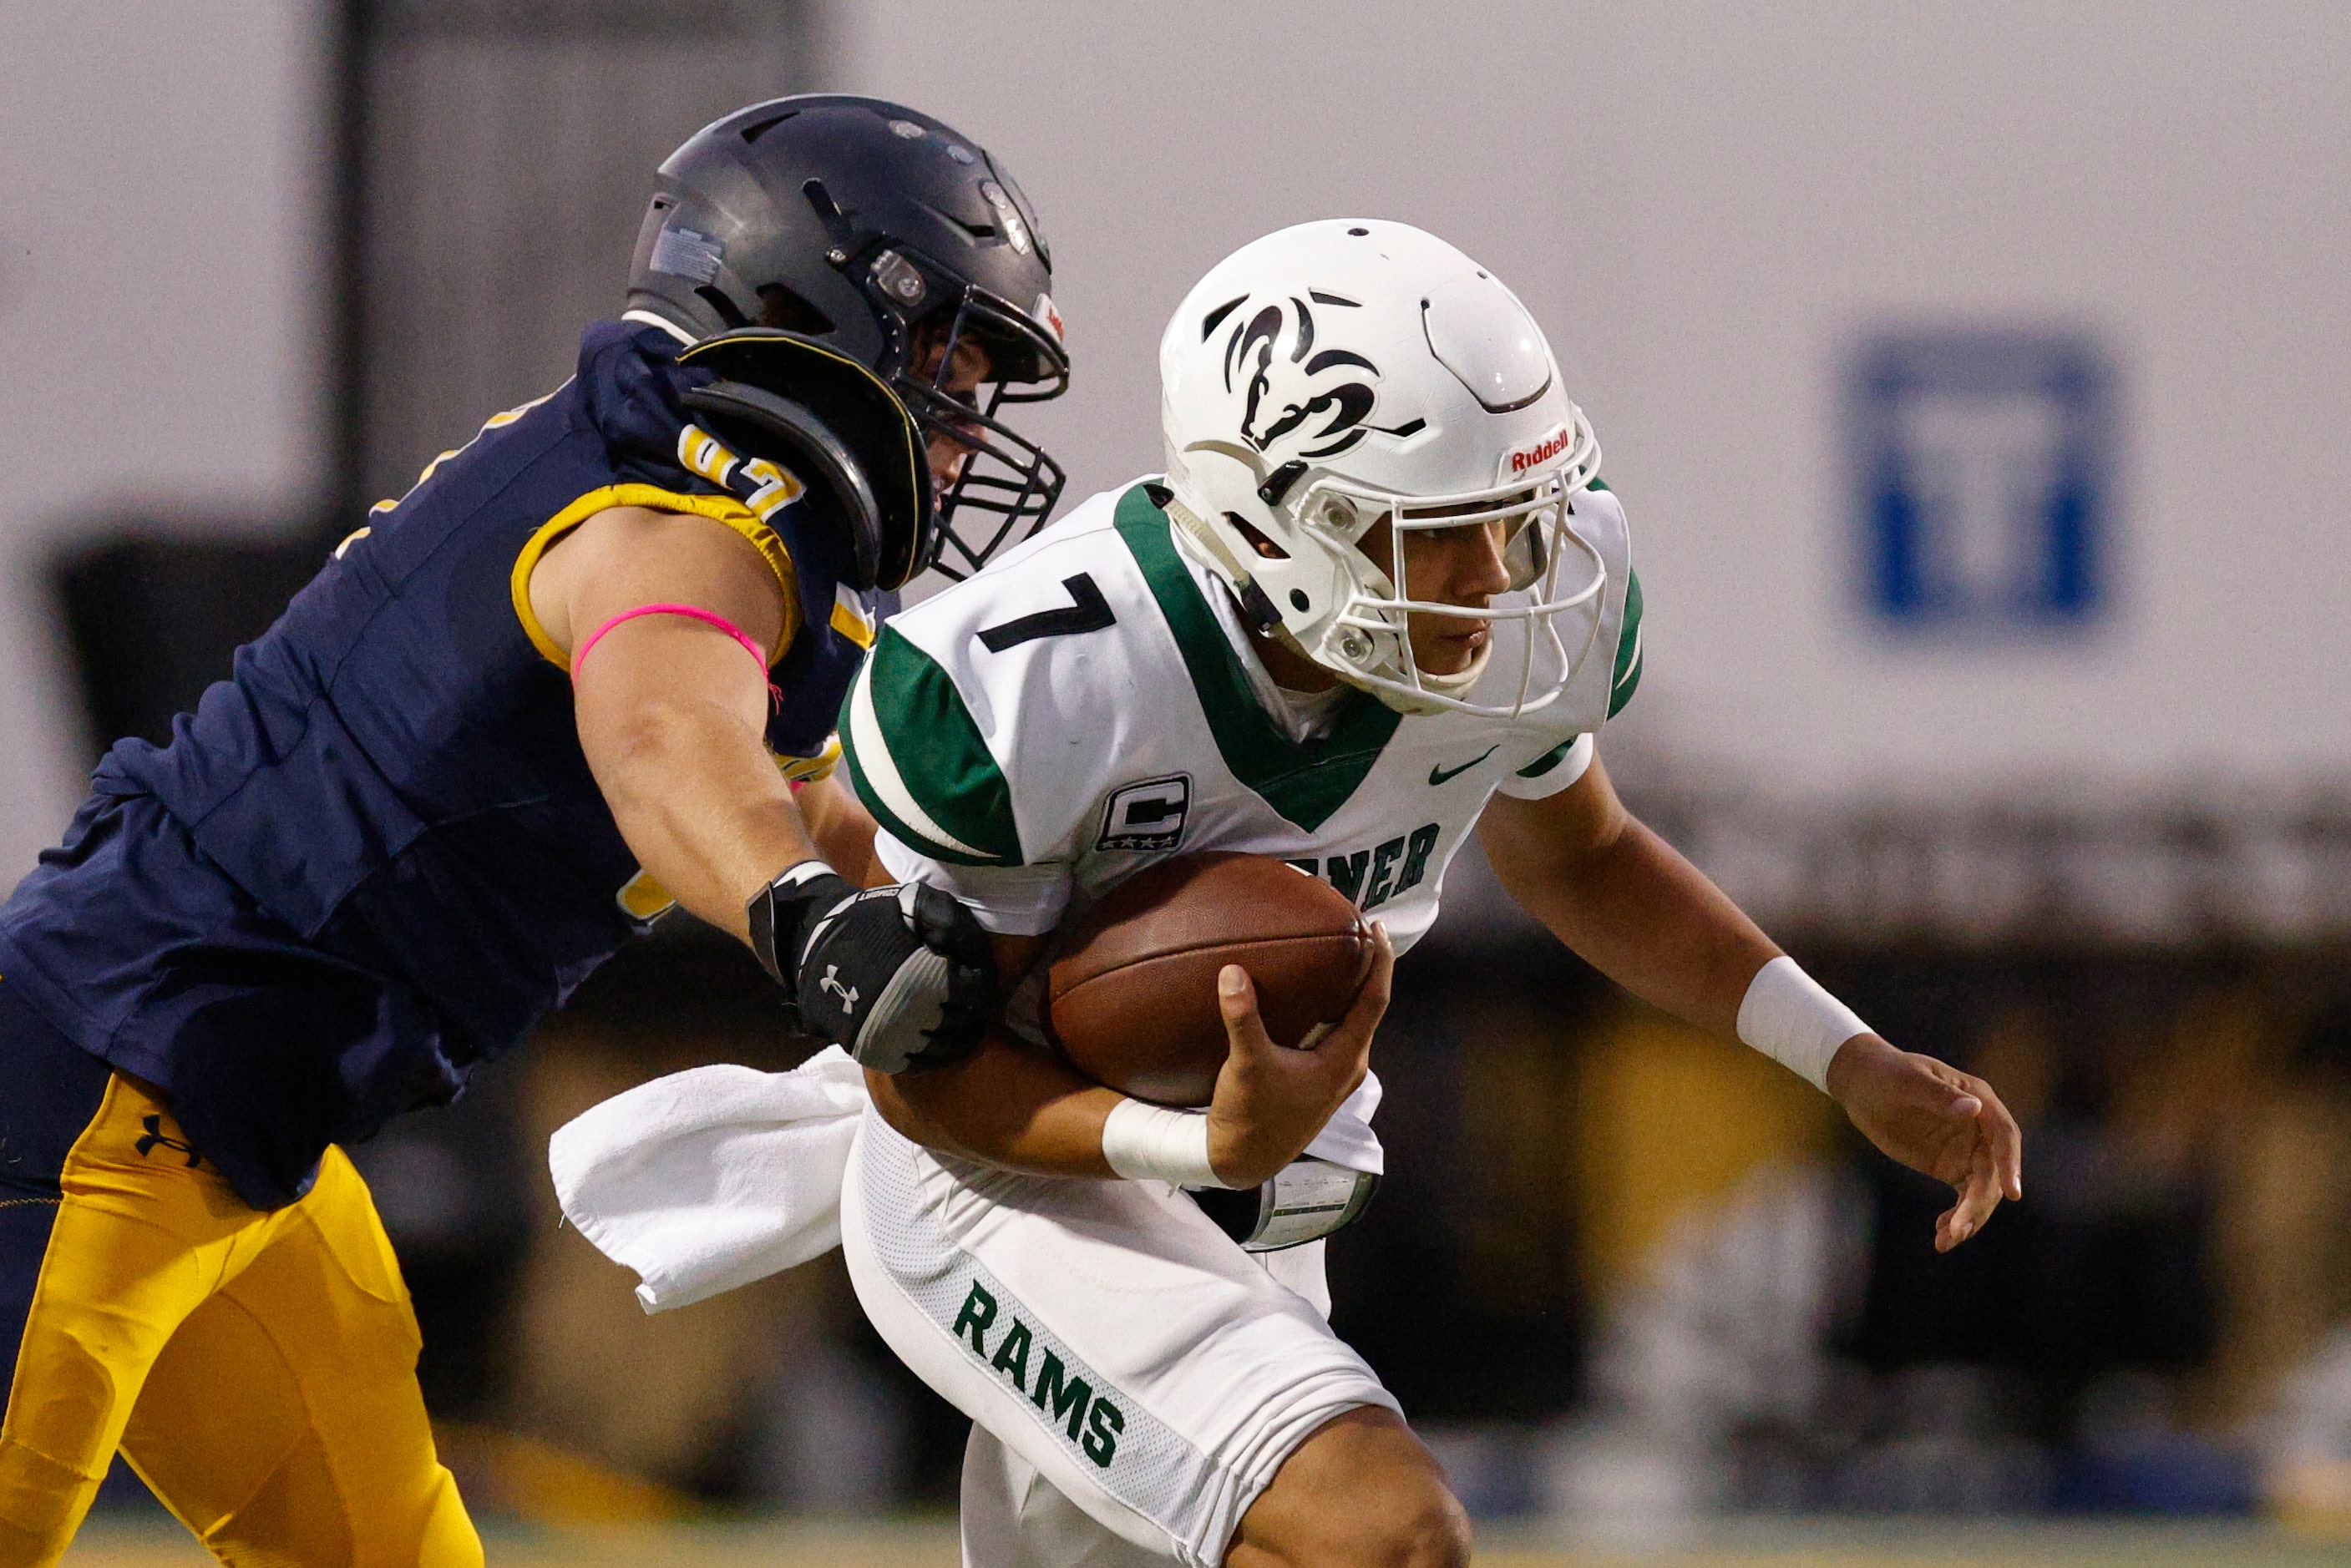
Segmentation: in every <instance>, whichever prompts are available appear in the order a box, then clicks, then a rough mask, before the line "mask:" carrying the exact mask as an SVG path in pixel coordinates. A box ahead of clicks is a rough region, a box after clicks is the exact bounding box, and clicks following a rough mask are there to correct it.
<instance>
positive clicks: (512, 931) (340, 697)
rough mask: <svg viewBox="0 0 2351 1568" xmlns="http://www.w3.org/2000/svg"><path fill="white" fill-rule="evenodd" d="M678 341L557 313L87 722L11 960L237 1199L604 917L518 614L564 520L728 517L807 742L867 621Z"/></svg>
mask: <svg viewBox="0 0 2351 1568" xmlns="http://www.w3.org/2000/svg"><path fill="white" fill-rule="evenodd" d="M677 347H678V345H677V344H676V343H675V341H674V339H673V338H672V337H669V335H668V334H666V333H664V332H663V331H661V330H659V329H658V328H655V327H634V326H630V325H626V324H620V323H605V324H601V325H599V326H596V327H590V329H589V330H588V332H587V334H586V335H585V337H583V338H582V339H581V343H580V367H579V370H578V372H577V374H576V375H575V376H574V377H573V378H572V379H570V380H569V381H567V382H566V383H564V385H563V386H562V387H560V388H559V389H557V390H556V391H554V392H553V393H550V394H549V396H547V397H546V398H543V399H541V400H538V402H536V403H531V404H528V405H526V406H524V407H523V408H520V409H517V410H511V411H509V412H507V413H503V414H500V415H498V416H497V417H496V418H494V419H493V420H491V421H489V423H488V424H487V425H486V426H485V427H484V428H483V430H482V432H481V433H480V434H479V435H478V436H476V437H475V440H474V441H472V442H471V443H469V444H468V445H466V446H465V447H464V448H462V449H460V450H459V451H456V452H449V453H444V454H443V456H442V457H441V458H440V459H439V460H438V461H436V462H434V465H433V466H432V467H431V468H429V469H427V470H426V471H425V473H424V476H423V479H421V480H420V481H419V482H418V483H417V485H416V487H415V488H414V489H413V490H412V491H410V492H409V493H408V494H407V495H406V496H404V497H403V498H402V499H401V500H400V501H398V502H397V503H391V502H387V503H384V504H381V505H379V506H378V507H377V508H376V510H375V514H374V515H373V516H372V517H371V520H370V526H369V527H368V528H367V529H365V530H363V531H362V532H361V533H360V534H358V535H353V536H352V538H351V539H350V540H348V541H346V542H345V545H344V546H343V547H342V548H341V549H340V550H339V551H338V552H337V553H336V556H335V558H334V559H333V560H331V561H330V562H329V564H328V565H327V566H326V567H325V568H324V569H323V570H322V571H321V572H320V573H319V576H317V577H316V578H315V579H313V580H312V581H311V583H310V584H309V586H308V587H305V588H304V589H303V590H302V591H301V592H300V593H299V594H298V595H296V596H295V597H294V599H293V601H292V602H291V603H290V604H289V605H288V606H287V609H286V613H285V614H284V615H283V616H282V617H280V618H279V619H278V621H277V624H276V625H275V626H273V627H272V628H270V629H269V630H268V631H267V632H266V633H265V634H264V635H263V636H262V637H261V638H260V639H258V640H256V641H255V642H253V643H252V644H250V645H248V646H246V648H243V649H239V650H238V652H237V655H236V659H235V671H234V674H233V676H232V677H231V679H230V680H226V681H223V682H221V683H219V684H217V685H214V687H212V688H211V689H210V690H209V691H206V692H205V693H204V699H203V701H201V703H200V704H199V705H198V707H197V710H196V711H195V712H194V714H193V715H185V714H183V715H182V716H181V717H180V718H179V719H178V720H176V721H175V722H174V723H173V727H172V741H171V743H170V744H168V745H165V746H162V747H158V746H154V745H151V744H149V743H147V742H142V741H135V740H133V741H124V742H120V744H118V745H117V746H115V748H114V749H113V750H112V751H111V752H110V753H108V754H107V756H106V758H105V760H104V761H103V762H102V763H99V768H98V772H97V774H96V776H95V779H94V781H93V788H92V794H91V797H90V799H89V802H88V803H87V804H86V805H84V806H83V807H82V810H81V812H80V813H79V815H78V816H77V817H76V819H75V822H74V826H73V827H72V829H71V831H70V832H69V833H68V836H67V839H66V842H65V844H64V845H63V846H61V847H59V848H57V849H54V850H51V851H49V852H48V853H47V854H45V855H44V856H43V857H42V858H41V865H40V867H39V868H38V869H37V870H36V871H35V872H34V873H33V874H32V875H31V876H30V877H26V880H25V881H24V883H23V884H22V885H21V886H19V887H18V888H17V889H16V894H15V896H14V897H13V898H10V899H9V900H8V902H7V904H6V906H5V909H0V973H5V976H6V979H7V981H8V982H9V983H10V985H11V986H12V987H15V988H16V989H17V990H18V992H19V993H20V994H21V995H23V996H24V997H25V998H26V1000H28V1001H29V1002H31V1003H32V1004H33V1005H34V1006H35V1007H36V1008H37V1009H38V1010H39V1011H40V1012H42V1013H43V1014H44V1015H45V1016H46V1017H47V1018H48V1019H49V1021H50V1022H51V1023H54V1024H55V1025H56V1026H57V1028H58V1029H59V1030H61V1031H62V1032H63V1033H65V1034H67V1035H68V1037H69V1038H71V1039H72V1040H73V1041H74V1042H75V1043H76V1044H78V1045H80V1046H81V1047H82V1048H83V1049H84V1050H86V1051H89V1052H90V1053H91V1054H94V1055H97V1056H99V1057H100V1058H102V1059H103V1060H105V1061H107V1062H109V1063H110V1064H113V1065H115V1066H117V1067H119V1068H120V1069H121V1070H123V1071H125V1072H128V1073H131V1074H133V1075H137V1076H139V1077H141V1078H143V1079H146V1080H147V1081H149V1082H150V1083H152V1084H154V1085H158V1086H160V1087H162V1089H164V1090H166V1091H168V1092H169V1093H170V1094H171V1095H172V1101H173V1106H174V1109H175V1112H176V1113H177V1114H178V1115H179V1116H180V1118H181V1121H182V1124H183V1126H184V1127H185V1128H186V1129H187V1132H188V1135H189V1137H191V1138H192V1139H193V1140H194V1141H195V1143H196V1144H197V1145H198V1147H201V1148H202V1149H203V1150H204V1153H205V1155H206V1156H207V1157H208V1158H212V1159H213V1160H214V1163H215V1164H216V1165H218V1166H219V1167H220V1168H221V1169H222V1170H223V1172H224V1173H225V1174H226V1175H227V1176H228V1177H229V1178H230V1179H231V1180H232V1181H234V1182H235V1184H236V1187H237V1189H238V1190H239V1191H240V1192H241V1193H242V1194H244V1195H245V1197H246V1199H247V1200H248V1201H251V1202H253V1203H255V1204H256V1206H261V1207H270V1206H275V1205H277V1204H282V1203H284V1202H287V1201H288V1200H290V1199H292V1198H293V1197H294V1196H296V1195H298V1192H299V1191H300V1189H301V1188H302V1185H303V1183H304V1182H305V1181H306V1180H307V1179H308V1172H309V1171H310V1169H311V1168H313V1167H314V1166H315V1164H316V1162H317V1160H318V1158H319V1154H320V1153H321V1152H322V1150H323V1149H324V1148H325V1147H326V1145H327V1144H329V1143H330V1142H348V1141H351V1140H354V1139H357V1138H360V1137H366V1136H367V1135H369V1134H370V1133H371V1132H373V1131H374V1130H375V1128H376V1127H379V1126H381V1123H382V1121H383V1120H384V1119H385V1118H386V1117H387V1116H392V1115H393V1114H396V1113H397V1112H399V1111H401V1110H403V1109H406V1108H408V1107H409V1106H414V1105H419V1104H431V1103H439V1102H444V1101H446V1100H448V1099H450V1098H452V1097H454V1096H455V1094H456V1093H457V1092H458V1090H459V1088H460V1087H461V1086H462V1085H463V1083H464V1080H465V1075H466V1073H467V1072H468V1070H469V1069H470V1068H471V1066H472V1065H473V1064H475V1063H476V1062H478V1061H480V1060H483V1059H485V1058H486V1057H489V1056H492V1055H495V1054H497V1053H498V1052H500V1051H502V1050H504V1049H506V1048H507V1046H509V1045H511V1044H514V1043H515V1042H516V1041H517V1040H518V1039H519V1038H520V1037H521V1036H522V1035H523V1033H525V1032H526V1031H527V1030H528V1028H529V1027H530V1026H531V1024H532V1023H535V1022H536V1021H538V1019H539V1018H541V1017H542V1016H544V1015H545V1014H546V1013H547V1012H549V1011H551V1010H552V1009H553V1008H555V1007H557V1006H558V1005H559V1004H560V1003H561V1002H562V1001H563V999H564V998H565V997H566V996H567V995H569V992H571V990H572V989H573V988H574V987H575V986H577V985H578V984H579V983H580V981H582V980H583V979H585V978H586V977H587V975H588V974H589V972H590V971H592V970H593V969H594V968H595V967H596V966H597V965H598V964H599V963H601V962H602V961H603V960H604V959H605V958H606V957H608V956H609V955H610V954H611V952H612V951H613V950H614V949H616V948H617V947H618V946H619V945H620V944H621V943H622V941H623V940H626V939H627V938H628V937H629V936H630V935H631V933H632V930H633V929H635V928H634V926H633V925H632V921H631V919H630V918H629V916H628V915H627V914H625V913H624V912H623V911H622V909H621V908H620V907H619V906H618V905H617V904H616V902H615V895H616V894H617V892H618V891H619V889H620V888H622V886H623V885H624V884H625V883H627V882H628V881H629V880H630V878H631V877H632V875H633V874H634V873H635V871H636V864H635V860H634V857H632V855H631V854H630V852H629V848H628V846H627V845H626V844H625V843H624V842H622V837H621V835H620V831H619V829H618V828H617V826H615V825H614V823H613V821H612V815H611V811H610V810H609V809H608V808H607V807H606V805H604V802H603V798H602V796H601V794H599V792H598V790H597V788H596V784H595V782H594V780H593V778H592V777H591V776H590V773H589V769H588V763H587V759H586V758H585V756H584V755H583V754H582V753H581V751H580V741H579V737H578V734H577V732H576V730H575V728H574V721H573V715H572V708H571V692H570V685H569V676H568V673H567V671H566V670H565V669H564V667H563V655H562V652H561V650H560V649H557V648H556V647H555V646H554V645H553V644H552V643H550V642H549V640H548V639H547V638H546V636H545V634H544V633H543V632H542V631H541V630H540V629H539V628H538V625H537V622H536V620H535V619H534V618H533V617H532V616H531V614H530V608H529V598H528V580H529V574H530V570H531V567H532V566H533V565H535V564H536V562H537V561H538V558H539V556H540V555H541V554H542V553H543V552H544V551H545V549H546V548H547V547H548V545H550V544H552V543H553V542H554V541H555V540H556V539H558V538H559V537H560V536H561V535H562V534H563V533H564V532H565V531H566V530H568V529H569V528H570V527H572V526H575V525H576V524H579V523H580V522H583V521H585V520H586V519H587V518H588V517H590V516H592V515H594V514H596V513H598V512H600V511H602V510H604V509H606V508H608V507H611V506H617V505H632V504H633V505H648V506H653V507H657V508H661V509H664V510H668V511H673V512H687V513H694V514H701V515H705V516H708V517H712V518H714V519H716V520H717V521H719V522H722V523H724V524H727V525H728V526H730V527H733V528H735V529H736V530H737V532H738V533H740V534H742V535H744V536H745V537H746V538H747V539H749V540H750V541H751V543H752V544H753V545H755V546H756V547H758V550H759V552H760V554H761V556H763V558H765V559H766V560H767V561H768V565H769V566H770V567H771V569H773V570H774V571H775V572H776V574H777V576H778V580H779V581H780V582H781V583H782V584H783V586H784V588H785V591H786V594H787V597H788V599H789V602H790V603H791V604H792V605H793V606H794V607H796V610H797V613H796V614H795V615H794V616H792V617H791V618H790V623H789V625H788V626H787V628H786V631H785V646H784V647H783V648H782V649H781V650H780V651H779V654H778V658H777V659H776V661H775V662H774V664H773V667H772V671H771V676H770V679H771V680H774V682H775V683H776V685H777V687H778V690H779V692H780V696H779V698H778V701H777V705H776V707H775V710H774V711H773V714H772V717H771V720H770V722H769V725H768V742H769V744H770V746H771V747H772V748H773V749H774V750H775V752H776V753H778V755H779V756H783V757H792V756H808V755H813V754H815V753H819V752H820V750H821V749H822V748H823V746H824V743H825V741H826V738H827V736H828V734H829V732H831V728H832V723H833V717H834V714H835V712H836V711H837V710H838V709H839V707H840V704H841V694H842V692H843V691H844V690H845V689H846V687H847V684H848V682H849V680H850V677H851V676H852V674H853V673H854V672H855V670H856V668H857V665H858V663H859V660H860V659H862V654H863V649H864V648H865V646H866V645H867V644H868V643H870V642H871V640H872V631H871V627H872V613H873V607H872V604H871V603H870V602H869V601H867V600H865V599H863V598H861V597H859V596H857V595H854V594H852V593H851V592H850V591H849V590H847V589H846V588H845V587H843V585H842V578H843V576H844V575H845V574H846V573H847V572H848V571H849V570H850V567H851V560H850V546H849V541H848V536H847V533H846V529H845V528H844V527H843V526H841V525H840V524H839V523H838V520H837V518H836V517H834V516H833V515H831V514H829V513H828V512H827V511H826V510H824V509H825V508H826V507H829V506H830V502H829V500H827V498H825V497H823V496H822V495H820V494H819V493H814V492H810V493H805V494H803V493H801V490H800V487H799V484H798V483H796V482H794V481H793V480H792V479H791V477H790V476H789V474H785V473H782V472H779V471H778V470H776V469H775V468H773V467H771V466H769V465H768V464H765V463H761V462H755V461H754V462H746V461H742V460H739V459H737V457H736V456H735V454H732V453H729V452H726V450H725V449H724V448H723V447H720V446H719V445H718V443H716V441H713V440H712V439H711V438H710V437H708V436H707V435H705V434H704V433H703V432H701V431H698V430H697V429H695V427H694V426H692V425H691V424H690V422H689V421H688V417H687V415H686V413H685V412H684V410H683V409H682V408H681V406H680V403H679V394H680V392H681V391H682V390H683V389H685V388H687V387H690V386H693V385H695V384H696V383H697V382H700V381H706V380H708V379H711V373H710V372H709V371H707V370H704V369H698V368H694V367H682V366H679V365H678V364H676V363H675V362H674V352H675V350H676V348H677Z"/></svg>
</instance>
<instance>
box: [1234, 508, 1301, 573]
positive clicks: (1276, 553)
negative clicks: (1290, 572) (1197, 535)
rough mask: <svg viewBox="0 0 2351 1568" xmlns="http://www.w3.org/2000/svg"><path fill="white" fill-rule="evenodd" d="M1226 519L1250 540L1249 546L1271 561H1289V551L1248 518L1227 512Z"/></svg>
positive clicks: (1239, 533) (1238, 532)
mask: <svg viewBox="0 0 2351 1568" xmlns="http://www.w3.org/2000/svg"><path fill="white" fill-rule="evenodd" d="M1225 521H1226V522H1228V523H1229V524H1232V526H1233V532H1234V533H1236V534H1238V535H1240V536H1241V537H1242V538H1244V539H1246V540H1248V541H1249V548H1250V549H1252V550H1255V551H1256V552H1257V553H1258V554H1259V556H1263V557H1264V558H1265V559H1267V560H1269V561H1287V560H1288V559H1290V552H1289V551H1287V550H1285V549H1283V548H1282V547H1281V546H1280V545H1277V544H1275V543H1274V542H1273V541H1272V540H1271V539H1270V538H1268V537H1266V535H1265V533H1264V531H1263V530H1262V529H1259V528H1258V527H1256V526H1254V525H1253V524H1251V523H1250V522H1249V519H1248V518H1246V517H1243V516H1242V515H1241V514H1239V513H1238V512H1228V513H1226V514H1225Z"/></svg>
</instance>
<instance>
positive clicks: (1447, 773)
mask: <svg viewBox="0 0 2351 1568" xmlns="http://www.w3.org/2000/svg"><path fill="white" fill-rule="evenodd" d="M1500 749H1501V746H1500V742H1496V743H1495V744H1494V745H1490V746H1489V747H1487V748H1486V749H1485V750H1484V751H1482V752H1480V753H1478V754H1477V755H1476V756H1474V757H1472V758H1470V759H1469V760H1468V762H1466V763H1462V764H1461V765H1460V766H1459V767H1458V768H1431V769H1429V770H1428V783H1429V787H1430V788H1432V789H1433V788H1435V787H1436V786H1437V785H1438V784H1443V783H1444V782H1445V781H1446V780H1447V779H1449V778H1455V777H1458V776H1459V775H1460V774H1466V773H1468V771H1469V770H1470V769H1471V768H1474V767H1476V766H1477V765H1478V764H1479V763H1482V762H1484V761H1485V760H1486V759H1487V758H1488V757H1490V756H1492V755H1493V754H1494V753H1496V752H1497V751H1499V750H1500Z"/></svg>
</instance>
